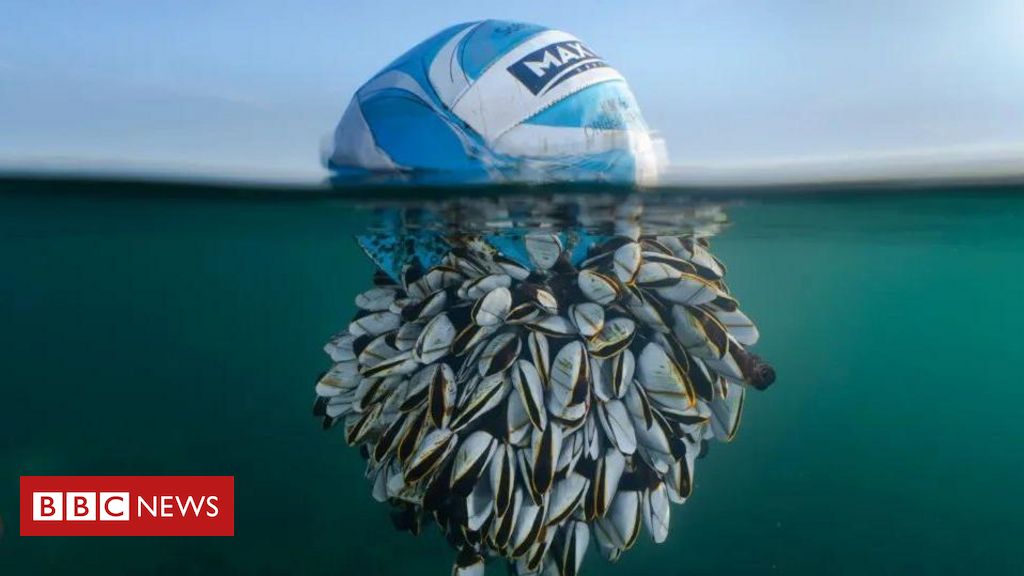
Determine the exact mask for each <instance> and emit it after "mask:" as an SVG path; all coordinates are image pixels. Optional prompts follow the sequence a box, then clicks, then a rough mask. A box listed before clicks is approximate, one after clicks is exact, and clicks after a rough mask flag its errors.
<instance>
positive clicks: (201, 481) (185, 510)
mask: <svg viewBox="0 0 1024 576" xmlns="http://www.w3.org/2000/svg"><path fill="white" fill-rule="evenodd" d="M20 496H21V498H20V502H21V516H20V518H21V535H22V536H234V534H235V478H234V476H22V477H21V494H20Z"/></svg>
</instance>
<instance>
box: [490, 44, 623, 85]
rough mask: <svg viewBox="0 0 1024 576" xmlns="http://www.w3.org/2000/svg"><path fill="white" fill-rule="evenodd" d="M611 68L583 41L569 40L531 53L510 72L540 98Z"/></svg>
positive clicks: (509, 68)
mask: <svg viewBox="0 0 1024 576" xmlns="http://www.w3.org/2000/svg"><path fill="white" fill-rule="evenodd" d="M607 66H608V63H606V62H605V61H604V60H603V59H601V57H600V56H598V55H597V54H594V53H593V52H592V51H591V50H590V49H589V48H587V47H586V46H584V45H583V43H582V42H580V41H579V40H568V41H564V42H556V43H554V44H549V45H548V46H545V47H544V48H541V49H539V50H535V51H533V52H531V53H529V54H527V55H526V56H524V57H523V58H521V59H520V60H519V61H517V62H516V63H515V64H512V65H511V66H509V67H508V71H509V73H511V74H512V75H513V76H515V77H516V79H517V80H519V81H520V82H521V83H522V84H523V86H526V88H527V90H529V91H530V92H531V93H532V94H533V95H535V96H536V95H538V94H541V93H543V92H547V91H548V90H550V89H552V88H554V87H555V86H557V85H559V84H561V83H562V82H565V81H566V80H568V79H569V78H572V77H573V76H576V75H577V74H580V73H582V72H586V71H587V70H593V69H594V68H604V67H607Z"/></svg>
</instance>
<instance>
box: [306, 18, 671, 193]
mask: <svg viewBox="0 0 1024 576" xmlns="http://www.w3.org/2000/svg"><path fill="white" fill-rule="evenodd" d="M656 149H657V146H656V143H655V142H654V141H653V140H652V138H651V135H650V133H649V131H648V129H647V126H646V124H645V122H644V120H643V116H642V115H641V113H640V109H639V107H638V106H637V103H636V99H635V97H634V96H633V93H632V92H631V91H630V89H629V86H628V85H627V84H626V82H625V80H624V79H623V77H622V75H621V74H619V72H617V71H616V70H615V69H614V68H612V67H611V66H610V65H609V64H608V63H607V62H606V61H605V60H604V59H603V58H601V57H600V56H598V55H597V54H596V53H595V52H594V51H593V50H591V49H590V48H589V47H588V46H587V45H586V44H584V43H583V42H581V41H580V40H579V39H578V38H576V37H575V36H573V35H571V34H568V33H566V32H562V31H560V30H554V29H550V28H545V27H542V26H536V25H533V24H523V23H517V22H504V21H498V20H486V21H483V22H472V23H466V24H459V25H457V26H453V27H451V28H448V29H447V30H444V31H442V32H440V33H438V34H436V35H435V36H433V37H431V38H430V39H428V40H426V41H424V42H423V43H421V44H419V45H417V46H416V47H414V48H412V49H411V50H409V51H408V52H407V53H405V54H404V55H402V56H401V57H399V58H398V59H397V60H395V61H394V62H392V63H391V64H389V65H388V66H386V67H385V68H384V69H383V70H382V71H381V72H380V73H378V74H377V75H376V76H374V77H373V78H372V79H371V80H370V81H369V82H367V83H366V84H364V85H363V86H362V87H361V88H360V89H359V90H358V91H357V92H356V95H355V96H354V97H353V98H352V102H351V103H350V104H349V107H348V109H347V110H346V111H345V114H344V116H343V117H342V119H341V121H340V122H339V123H338V126H337V128H336V129H335V132H334V136H333V140H332V142H331V146H330V148H329V149H328V150H327V151H326V156H327V165H328V167H329V168H331V169H332V170H334V171H335V172H336V173H337V174H339V175H367V174H374V173H392V174H393V173H404V174H413V175H420V176H422V175H428V176H429V175H437V176H438V177H440V178H455V179H458V180H461V181H480V182H483V181H578V180H582V181H595V180H596V181H611V182H625V183H638V184H649V183H652V182H653V181H654V180H655V179H656V177H657V173H658V164H659V160H658V158H659V154H658V152H657V150H656Z"/></svg>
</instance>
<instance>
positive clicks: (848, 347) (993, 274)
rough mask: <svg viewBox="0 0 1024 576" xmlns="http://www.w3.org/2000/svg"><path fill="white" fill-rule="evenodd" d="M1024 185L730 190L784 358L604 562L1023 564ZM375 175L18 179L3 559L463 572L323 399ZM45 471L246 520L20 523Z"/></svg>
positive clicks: (17, 570)
mask: <svg viewBox="0 0 1024 576" xmlns="http://www.w3.org/2000/svg"><path fill="white" fill-rule="evenodd" d="M1021 192H1024V190H1018V189H1013V188H959V189H958V188H944V189H941V190H934V191H929V190H924V189H918V190H914V191H913V192H908V191H906V190H885V189H879V188H874V189H871V190H870V193H866V194H865V193H861V194H844V195H829V196H813V195H775V196H767V197H760V198H757V197H754V198H735V197H734V198H730V200H729V203H728V204H727V205H724V206H722V207H721V210H722V212H723V213H725V214H727V216H728V220H729V223H728V225H727V226H725V228H724V229H723V231H722V232H721V233H720V234H719V235H718V236H717V237H716V238H714V239H713V241H712V246H713V249H714V252H715V254H716V255H717V256H718V257H719V258H721V259H722V260H723V261H724V262H725V263H726V264H727V265H728V267H729V277H728V278H729V286H730V288H731V290H732V291H733V292H734V293H735V294H736V295H737V297H738V298H739V299H740V300H741V301H742V303H743V306H744V310H745V311H747V312H748V313H749V314H750V315H751V316H752V317H753V318H754V319H755V320H756V321H757V322H758V325H759V328H760V330H761V335H762V336H761V341H760V342H759V344H758V345H757V347H756V348H755V350H756V351H757V352H758V353H759V354H761V355H763V356H764V357H766V358H768V359H770V360H771V361H772V362H773V364H774V365H775V368H776V371H777V373H778V379H777V381H776V384H775V385H774V386H773V387H772V388H770V389H769V390H768V391H766V392H763V393H756V394H750V395H749V396H748V397H747V404H746V408H745V414H744V420H743V425H742V427H741V430H740V432H739V435H738V437H737V438H736V440H735V441H734V442H732V443H731V444H727V445H713V446H712V447H711V450H710V453H709V454H708V456H707V457H706V458H704V459H702V460H700V461H699V462H698V465H697V470H696V478H695V480H696V487H695V489H694V495H693V497H692V498H691V499H690V500H689V501H688V502H687V503H686V504H685V505H684V506H682V507H674V508H673V510H672V526H671V532H670V534H669V539H668V541H667V542H666V543H664V544H662V545H654V544H653V543H652V542H650V540H649V538H648V537H647V535H646V534H642V535H641V538H640V542H639V543H638V544H637V545H636V547H635V548H634V549H633V550H630V551H629V552H628V553H626V554H625V555H624V556H623V558H622V560H620V561H619V562H618V563H617V564H615V565H608V564H606V563H605V562H604V561H603V560H602V559H600V558H599V556H598V554H597V553H596V550H595V548H594V547H593V546H592V547H591V551H590V553H588V557H587V561H586V563H585V566H584V574H590V575H604V574H654V573H662V574H690V575H695V574H822V573H828V574H865V573H882V574H904V573H927V574H961V573H967V572H970V573H976V574H995V573H1005V574H1014V573H1021V572H1024V559H1022V557H1021V555H1020V552H1019V546H1018V544H1017V543H1018V540H1019V538H1020V535H1021V534H1022V533H1024V503H1022V501H1021V499H1020V498H1018V497H1017V493H1018V492H1019V490H1020V486H1024V451H1022V450H1021V448H1020V447H1021V445H1022V442H1024V425H1022V424H1021V423H1020V422H1019V413H1020V410H1021V408H1020V407H1021V406H1022V405H1024V387H1022V386H1020V384H1019V383H1020V381H1021V377H1020V375H1019V373H1018V365H1017V362H1018V361H1019V359H1020V358H1021V357H1022V354H1024V336H1022V335H1021V330H1020V325H1021V322H1022V321H1024V291H1022V288H1021V286H1022V284H1024V256H1022V254H1024V196H1022V195H1021V194H1020V193H1021ZM359 194H361V195H362V196H363V198H347V197H345V196H337V195H335V196H331V197H319V196H316V195H306V194H304V195H299V196H295V197H291V196H288V194H287V193H282V194H276V193H272V192H271V191H266V190H264V191H239V190H234V191H230V192H228V193H225V192H224V191H221V190H216V189H205V188H188V187H174V186H171V187H158V188H148V187H145V186H142V185H139V186H134V187H133V185H127V184H120V185H110V184H106V185H105V184H93V185H91V186H85V185H81V184H75V183H64V184H57V183H31V182H24V181H22V182H15V181H10V182H6V183H0V263H2V268H0V322H2V323H3V326H4V329H3V330H0V366H2V367H3V369H4V372H3V374H4V377H3V379H2V382H3V384H2V386H3V391H4V394H3V400H2V401H0V517H2V519H3V523H4V528H5V533H4V534H3V536H2V539H0V573H2V574H42V573H82V574H106V573H138V574H151V573H161V574H162V573H168V574H178V575H180V574H206V573H222V574H235V573H240V574H281V573H304V574H357V573H358V574H380V575H390V574H447V573H449V571H450V565H451V560H452V557H453V554H452V552H451V550H450V549H449V548H448V546H447V544H446V543H445V542H444V541H443V539H442V538H441V536H440V535H439V534H438V533H437V532H436V531H431V530H427V531H426V532H425V533H424V534H423V535H421V536H419V537H418V538H416V537H411V536H409V535H408V534H404V533H398V532H395V531H394V529H393V528H392V526H391V522H390V520H389V518H388V514H387V510H386V507H384V506H382V505H379V504H377V503H375V502H373V501H372V500H371V499H370V497H369V486H368V484H367V483H366V482H365V480H364V479H363V474H362V472H363V462H362V460H361V459H360V457H359V456H358V454H357V453H356V451H354V450H351V449H349V448H347V447H346V446H345V443H344V438H343V434H341V433H340V432H339V431H337V430H334V431H331V432H326V433H325V432H324V431H322V430H321V429H320V427H319V425H318V423H317V422H316V421H315V419H313V418H312V416H311V415H310V405H311V402H312V399H313V394H312V384H313V382H314V380H315V378H316V375H317V374H318V373H319V372H320V371H321V370H323V369H324V368H326V367H327V366H328V360H327V359H326V357H325V356H324V355H323V353H322V351H321V347H322V345H323V343H324V341H325V340H326V339H327V338H328V337H329V336H330V335H331V334H332V333H334V332H336V331H337V330H338V329H340V328H341V327H343V326H344V325H345V323H346V322H347V321H348V319H349V318H350V317H351V315H352V314H353V312H354V306H353V304H352V302H353V298H354V296H355V295H356V294H357V293H358V292H360V291H362V290H364V289H366V288H367V287H368V286H369V280H370V277H371V275H372V266H371V265H370V263H369V261H368V260H367V259H366V258H365V257H364V256H363V254H362V253H361V252H360V251H359V249H358V247H357V246H356V245H355V243H354V242H353V240H352V236H353V234H356V233H358V232H360V231H361V230H362V229H363V228H364V226H365V224H366V223H367V221H368V220H369V219H370V217H371V213H370V211H369V210H367V209H366V208H363V207H361V204H365V202H362V203H361V202H360V201H358V200H365V199H366V197H365V196H366V194H367V191H360V192H359ZM541 201H542V200H538V202H541ZM29 474H229V475H234V476H235V478H236V481H235V486H236V496H237V506H236V536H235V537H233V538H192V539H189V538H163V539H158V538H137V539H117V538H103V539H73V538H59V539H46V538H35V539H33V538H20V537H18V536H17V490H18V476H19V475H29ZM488 572H489V573H492V574H502V573H504V570H503V569H502V568H501V567H500V566H497V565H495V566H492V567H490V568H489V571H488Z"/></svg>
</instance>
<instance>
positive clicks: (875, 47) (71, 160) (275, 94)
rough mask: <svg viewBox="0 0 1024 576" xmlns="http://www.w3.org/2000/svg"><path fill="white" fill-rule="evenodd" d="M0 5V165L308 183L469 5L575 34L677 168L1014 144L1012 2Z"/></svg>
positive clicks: (1019, 95)
mask: <svg viewBox="0 0 1024 576" xmlns="http://www.w3.org/2000/svg"><path fill="white" fill-rule="evenodd" d="M0 13H2V14H4V17H3V18H2V19H0V166H6V167H11V166H29V167H33V166H43V167H53V166H72V167H76V166H87V167H111V168H117V169H124V168H129V169H134V168H137V169H158V170H165V171H178V172H183V173H188V172H202V173H217V172H223V173H231V174H249V175H252V176H254V177H269V178H280V177H289V178H292V177H298V178H315V177H319V176H321V175H322V174H323V173H322V168H321V167H320V165H319V146H320V140H321V138H322V137H323V136H324V135H325V134H327V133H328V132H329V131H330V130H331V128H332V127H333V124H334V123H335V122H336V121H337V119H338V117H339V116H340V114H341V112H342V110H343V109H344V107H345V105H346V104H347V102H348V99H349V97H350V96H351V94H352V92H353V90H354V89H355V88H356V87H357V86H358V85H359V84H360V83H361V82H362V81H364V80H366V79H367V78H368V77H369V76H370V75H372V74H373V73H374V72H375V71H376V70H378V69H379V68H380V67H382V66H383V65H384V64H386V63H387V62H388V61H390V60H391V59H392V58H394V57H395V56H397V55H398V54H400V53H402V52H403V51H404V50H405V49H406V48H408V47H409V46H411V45H413V44H415V43H417V42H419V41H420V40H422V39H424V38H426V37H427V36H429V35H431V34H432V33H433V32H435V31H437V30H439V29H441V28H444V27H446V26H448V25H450V24H453V23H456V22H460V21H467V20H477V19H483V18H505V19H516V20H525V21H531V22H537V23H541V24H545V25H549V26H552V27H556V28H561V29H564V30H567V31H570V32H573V33H574V34H576V35H578V36H580V37H581V38H583V39H584V40H585V41H586V42H587V43H588V45H590V46H592V47H593V48H594V49H595V50H596V51H597V52H599V53H601V54H602V55H603V56H605V57H606V58H607V59H608V60H609V61H610V62H611V63H612V64H613V65H615V66H616V67H617V68H618V69H619V70H620V71H622V72H623V74H624V75H625V76H626V78H627V79H628V80H629V82H630V84H631V85H632V86H633V90H634V92H636V94H637V97H638V99H639V101H640V104H641V106H642V107H643V109H644V112H645V114H646V116H647V119H648V123H649V124H651V125H652V127H654V128H656V129H658V130H659V131H660V132H661V133H662V134H663V136H664V137H665V138H666V140H667V143H668V149H669V155H670V157H671V158H672V160H673V162H674V163H676V164H679V165H681V166H682V167H683V169H684V170H683V172H685V173H690V174H698V175H699V174H702V173H708V174H715V173H721V172H723V171H724V172H727V173H728V172H729V171H733V172H734V173H736V172H737V171H739V172H742V170H744V169H747V170H754V171H755V172H756V171H757V169H758V167H761V168H764V167H769V168H773V167H779V166H781V167H787V166H788V167H790V168H792V167H794V166H796V167H798V168H799V167H800V166H804V167H806V166H832V167H835V166H840V165H856V166H860V168H858V169H865V168H864V167H867V168H866V169H872V168H871V167H872V166H874V167H875V168H879V167H881V168H883V169H884V167H885V166H886V162H888V163H890V164H892V163H896V164H899V165H906V164H907V163H910V164H914V163H915V162H917V163H918V164H921V165H928V163H932V164H935V163H939V164H944V165H945V164H949V163H951V162H952V163H953V164H955V163H956V162H964V161H966V162H968V163H974V164H977V163H978V162H981V164H982V165H987V164H985V162H989V163H990V164H992V165H1000V166H1001V165H1003V164H1006V163H1010V164H1014V163H1016V162H1019V160H1020V159H1022V158H1024V2H1020V1H1019V0H973V1H962V0H915V1H912V0H887V1H884V0H860V1H857V2H852V1H838V0H835V1H833V0H819V1H810V0H807V1H802V2H797V1H790V0H774V1H758V0H708V1H684V0H677V1H670V0H651V1H645V0H638V1H633V2H622V1H617V2H605V1H599V0H590V1H585V2H584V1H561V2H557V1H550V0H543V1H541V0H516V1H509V2H487V1H480V0H478V1H472V2H471V1H462V0H455V1H444V0H438V1H435V2H423V1H410V0H391V1H389V0H376V1H365V0H333V1H322V0H314V1H306V2H302V1H295V2H287V3H285V2H270V1H264V0H249V1H216V0H208V1H193V0H177V1H173V2H172V1H146V0H92V1H89V2H80V1H73V0H65V1H50V0H30V1H23V0H0ZM815 163H817V164H815ZM922 163H923V164H922ZM1014 165H1019V164H1014ZM702 170H703V171H704V172H702ZM716 170H717V171H718V172H716Z"/></svg>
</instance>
